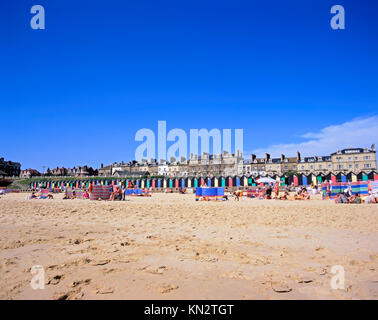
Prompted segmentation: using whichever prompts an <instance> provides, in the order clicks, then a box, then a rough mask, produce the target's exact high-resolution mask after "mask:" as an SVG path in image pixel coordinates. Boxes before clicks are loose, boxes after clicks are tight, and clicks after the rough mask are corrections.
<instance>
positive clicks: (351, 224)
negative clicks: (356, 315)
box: [0, 193, 378, 299]
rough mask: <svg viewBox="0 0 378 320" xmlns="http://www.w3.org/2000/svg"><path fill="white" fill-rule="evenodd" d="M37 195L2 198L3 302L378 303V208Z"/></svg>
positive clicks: (160, 197)
mask: <svg viewBox="0 0 378 320" xmlns="http://www.w3.org/2000/svg"><path fill="white" fill-rule="evenodd" d="M26 197H27V194H22V193H20V194H7V195H5V196H2V197H1V199H0V258H1V264H0V272H1V278H0V299H377V298H378V219H377V214H378V205H369V204H362V205H336V204H335V203H334V202H333V201H322V200H311V201H279V200H257V199H247V198H244V199H242V200H241V201H239V202H237V201H234V200H230V201H227V202H196V201H195V200H194V198H195V196H194V195H193V194H187V195H179V194H153V195H152V197H151V198H147V197H129V198H128V199H127V201H122V202H121V201H117V202H106V201H89V200H62V195H55V196H54V197H55V199H53V200H26ZM34 265H41V266H43V268H44V270H45V289H43V290H33V289H32V288H31V285H30V281H31V279H32V277H33V275H32V274H31V272H30V270H31V268H32V266H34ZM334 265H340V266H342V267H343V268H344V270H345V289H344V290H334V289H332V288H331V286H330V281H331V278H332V276H333V274H332V273H331V268H332V266H334Z"/></svg>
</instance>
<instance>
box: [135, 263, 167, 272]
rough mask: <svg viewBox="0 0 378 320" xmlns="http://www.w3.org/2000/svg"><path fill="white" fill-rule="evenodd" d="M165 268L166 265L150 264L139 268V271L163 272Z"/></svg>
mask: <svg viewBox="0 0 378 320" xmlns="http://www.w3.org/2000/svg"><path fill="white" fill-rule="evenodd" d="M166 270H167V267H166V266H160V267H152V266H150V265H148V266H145V267H143V268H140V269H139V271H143V272H148V273H151V274H163V273H164V272H165V271H166Z"/></svg>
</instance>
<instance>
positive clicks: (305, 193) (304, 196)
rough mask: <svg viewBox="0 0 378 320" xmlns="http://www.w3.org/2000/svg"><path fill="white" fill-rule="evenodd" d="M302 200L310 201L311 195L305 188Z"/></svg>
mask: <svg viewBox="0 0 378 320" xmlns="http://www.w3.org/2000/svg"><path fill="white" fill-rule="evenodd" d="M301 197H302V200H310V193H309V192H308V191H307V190H306V188H304V190H303V191H302V192H301Z"/></svg>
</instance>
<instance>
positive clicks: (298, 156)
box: [297, 151, 301, 162]
mask: <svg viewBox="0 0 378 320" xmlns="http://www.w3.org/2000/svg"><path fill="white" fill-rule="evenodd" d="M297 161H298V162H299V161H301V154H300V153H299V151H297Z"/></svg>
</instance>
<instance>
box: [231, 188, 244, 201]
mask: <svg viewBox="0 0 378 320" xmlns="http://www.w3.org/2000/svg"><path fill="white" fill-rule="evenodd" d="M233 195H234V196H235V200H237V201H239V200H240V198H241V197H243V191H242V190H236V191H235V192H234V193H233Z"/></svg>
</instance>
